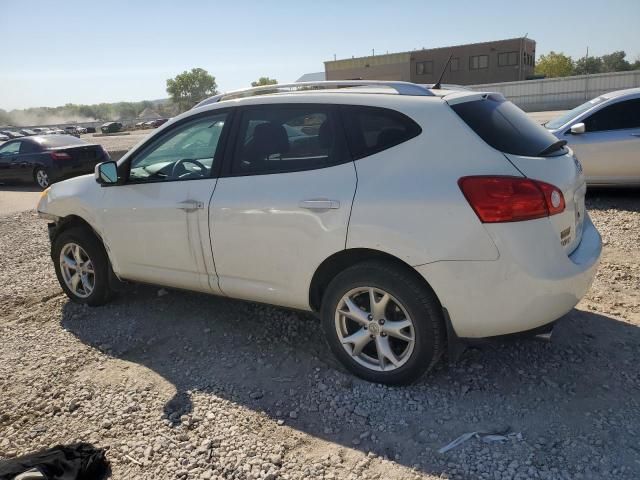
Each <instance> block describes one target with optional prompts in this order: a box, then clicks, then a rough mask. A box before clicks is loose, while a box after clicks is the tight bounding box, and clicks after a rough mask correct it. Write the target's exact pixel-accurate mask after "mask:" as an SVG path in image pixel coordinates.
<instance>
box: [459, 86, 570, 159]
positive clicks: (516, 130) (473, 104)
mask: <svg viewBox="0 0 640 480" xmlns="http://www.w3.org/2000/svg"><path fill="white" fill-rule="evenodd" d="M451 108H453V110H454V111H455V112H456V113H457V114H458V115H459V116H460V118H462V120H464V122H465V123H466V124H467V125H469V127H471V129H472V130H473V131H474V132H476V133H477V134H478V136H479V137H480V138H482V139H483V140H484V141H485V142H486V143H488V144H489V145H491V146H492V147H493V148H495V149H496V150H500V151H501V152H504V153H511V154H514V155H525V156H530V157H536V156H543V155H557V154H561V153H564V152H565V150H564V148H563V146H564V144H565V143H566V142H564V141H559V140H558V139H557V138H556V137H554V136H553V135H552V134H551V133H550V132H548V131H547V129H545V128H544V127H543V126H541V125H538V124H537V123H536V122H534V121H533V120H531V119H530V118H529V117H528V115H527V114H526V113H524V112H523V111H522V110H520V109H519V108H518V107H516V106H515V105H514V104H513V103H511V102H508V101H506V100H505V99H504V97H503V96H502V95H486V96H483V98H482V99H480V100H473V101H470V102H463V103H457V104H454V105H452V106H451Z"/></svg>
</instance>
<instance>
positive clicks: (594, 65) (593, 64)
mask: <svg viewBox="0 0 640 480" xmlns="http://www.w3.org/2000/svg"><path fill="white" fill-rule="evenodd" d="M603 71H604V70H603V65H602V58H600V57H582V58H580V59H578V60H577V61H576V66H575V68H574V69H573V72H574V74H575V75H591V74H593V73H602V72H603Z"/></svg>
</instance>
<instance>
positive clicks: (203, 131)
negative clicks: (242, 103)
mask: <svg viewBox="0 0 640 480" xmlns="http://www.w3.org/2000/svg"><path fill="white" fill-rule="evenodd" d="M226 118H227V114H226V113H219V114H215V115H207V116H206V117H200V118H197V119H194V120H191V121H188V122H186V123H183V124H181V125H178V126H176V127H174V128H173V129H172V130H170V131H169V132H167V133H166V134H165V135H162V137H161V138H159V139H158V140H157V141H156V142H154V143H152V144H151V145H150V146H149V147H148V148H146V149H145V150H143V151H142V153H141V154H139V155H137V156H136V157H134V158H133V160H132V162H131V170H130V174H129V180H130V181H134V182H159V181H160V182H161V181H171V180H192V179H197V178H206V177H209V176H210V175H211V171H212V169H213V162H214V158H215V154H216V149H217V148H218V143H219V140H220V135H221V133H222V129H223V127H224V124H225V120H226Z"/></svg>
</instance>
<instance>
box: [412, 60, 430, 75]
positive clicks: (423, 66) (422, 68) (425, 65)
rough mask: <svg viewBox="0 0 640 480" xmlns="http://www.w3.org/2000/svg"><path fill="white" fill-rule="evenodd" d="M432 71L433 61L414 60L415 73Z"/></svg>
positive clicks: (424, 73) (426, 73)
mask: <svg viewBox="0 0 640 480" xmlns="http://www.w3.org/2000/svg"><path fill="white" fill-rule="evenodd" d="M431 73H433V62H432V61H431V60H429V61H427V62H416V75H429V74H431Z"/></svg>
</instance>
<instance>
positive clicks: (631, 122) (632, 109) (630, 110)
mask: <svg viewBox="0 0 640 480" xmlns="http://www.w3.org/2000/svg"><path fill="white" fill-rule="evenodd" d="M584 126H585V128H586V131H587V132H599V131H603V130H622V129H625V128H640V98H637V99H634V100H627V101H626V102H618V103H614V104H613V105H609V106H608V107H604V108H603V109H602V110H599V111H597V112H595V113H594V114H593V115H591V116H590V117H588V118H587V119H586V120H585V121H584Z"/></svg>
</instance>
